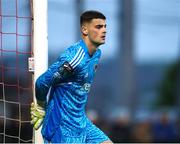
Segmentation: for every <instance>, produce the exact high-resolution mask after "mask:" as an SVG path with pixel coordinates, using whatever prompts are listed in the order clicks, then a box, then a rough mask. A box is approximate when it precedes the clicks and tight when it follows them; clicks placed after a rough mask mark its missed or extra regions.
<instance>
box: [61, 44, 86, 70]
mask: <svg viewBox="0 0 180 144" xmlns="http://www.w3.org/2000/svg"><path fill="white" fill-rule="evenodd" d="M84 56H85V51H84V49H83V47H82V46H81V44H80V43H79V42H77V43H75V44H73V45H71V46H70V47H68V48H67V49H66V50H65V51H64V52H63V53H62V55H61V56H60V59H61V60H62V59H63V60H65V61H67V62H68V63H69V64H70V65H71V67H72V68H73V69H75V68H76V67H77V66H78V65H79V64H80V63H81V61H82V60H83V58H84Z"/></svg>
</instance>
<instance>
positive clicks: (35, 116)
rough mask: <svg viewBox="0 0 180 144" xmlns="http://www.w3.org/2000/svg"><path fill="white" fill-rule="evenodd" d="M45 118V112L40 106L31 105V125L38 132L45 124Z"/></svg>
mask: <svg viewBox="0 0 180 144" xmlns="http://www.w3.org/2000/svg"><path fill="white" fill-rule="evenodd" d="M44 116H45V110H44V108H43V107H41V106H40V105H38V104H35V103H32V104H31V124H32V125H33V127H34V129H35V130H38V129H39V127H40V126H41V125H42V123H43V119H44Z"/></svg>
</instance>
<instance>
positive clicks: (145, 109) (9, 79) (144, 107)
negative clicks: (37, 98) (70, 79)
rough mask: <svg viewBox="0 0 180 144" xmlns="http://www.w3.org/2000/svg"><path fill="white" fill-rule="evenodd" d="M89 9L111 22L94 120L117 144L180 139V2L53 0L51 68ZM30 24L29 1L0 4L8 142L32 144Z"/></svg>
mask: <svg viewBox="0 0 180 144" xmlns="http://www.w3.org/2000/svg"><path fill="white" fill-rule="evenodd" d="M85 10H98V11H100V12H102V13H103V14H104V15H105V16H106V18H107V20H106V22H107V37H106V44H104V45H102V46H100V49H101V50H102V57H101V60H100V64H99V69H98V70H97V74H96V77H95V79H94V83H93V84H92V87H91V92H90V94H89V98H88V104H87V107H86V111H87V115H88V117H89V118H90V119H91V120H92V121H93V122H94V123H95V124H96V125H97V126H98V127H99V128H101V129H102V130H103V131H104V132H105V133H106V134H107V135H108V136H109V137H110V138H111V140H112V141H113V142H124V143H125V142H180V0H48V48H49V49H48V50H49V53H48V55H49V56H48V57H49V65H51V64H52V63H53V62H54V61H55V60H56V59H57V58H58V57H59V56H60V55H61V53H62V52H63V51H64V50H65V49H66V48H67V47H69V46H70V45H72V44H73V43H75V42H77V41H78V40H79V39H80V24H79V16H80V15H81V13H82V12H84V11H85ZM31 22H32V13H31V11H30V0H0V142H2V143H3V142H9V143H12V142H23V143H25V142H28V143H29V142H30V143H31V142H32V135H33V134H32V133H33V132H32V126H31V125H30V114H29V113H30V112H29V110H30V103H31V102H32V101H33V98H32V73H30V72H28V57H31V55H32V54H33V52H32V46H31V36H32V33H31ZM42 51H43V48H42ZM12 129H13V131H12Z"/></svg>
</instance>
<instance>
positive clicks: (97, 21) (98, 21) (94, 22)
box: [90, 19, 106, 25]
mask: <svg viewBox="0 0 180 144" xmlns="http://www.w3.org/2000/svg"><path fill="white" fill-rule="evenodd" d="M90 24H91V25H105V24H106V20H104V19H92V21H91V22H90Z"/></svg>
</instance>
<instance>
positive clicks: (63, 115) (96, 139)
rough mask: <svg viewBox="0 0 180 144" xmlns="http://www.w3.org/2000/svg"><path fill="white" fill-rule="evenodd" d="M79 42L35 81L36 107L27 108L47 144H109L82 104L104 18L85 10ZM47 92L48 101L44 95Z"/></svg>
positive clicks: (97, 54) (93, 69)
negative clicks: (88, 116) (49, 143)
mask: <svg viewBox="0 0 180 144" xmlns="http://www.w3.org/2000/svg"><path fill="white" fill-rule="evenodd" d="M80 24H81V33H82V39H81V40H80V41H79V42H77V43H75V44H74V45H72V46H70V47H69V48H67V49H66V51H65V52H64V53H63V54H62V55H61V56H60V57H59V58H58V60H57V61H56V62H55V63H54V64H52V65H51V66H50V67H49V69H48V70H47V71H46V72H45V73H44V74H42V75H41V76H40V77H39V78H38V79H37V81H36V87H35V91H36V99H37V104H34V103H33V104H32V106H31V117H32V124H33V125H34V128H35V129H38V128H39V127H40V126H41V124H42V123H43V127H42V136H43V138H44V139H45V141H46V142H51V143H56V142H58V143H103V142H105V143H111V141H110V140H109V138H108V137H107V136H106V135H105V134H104V133H103V132H102V131H101V130H100V129H98V128H97V127H96V126H95V125H94V124H93V123H92V122H91V121H90V120H89V119H88V118H87V116H86V114H85V105H86V103H87V98H88V93H89V90H90V86H91V83H92V81H93V78H94V75H95V72H96V69H97V65H98V62H99V58H100V56H101V50H100V49H98V47H99V46H100V45H102V44H104V43H105V37H106V17H105V16H104V15H103V14H102V13H100V12H98V11H86V12H84V13H83V14H82V15H81V17H80ZM49 90H50V96H49V98H48V99H49V100H48V102H46V100H47V94H48V92H49Z"/></svg>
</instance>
